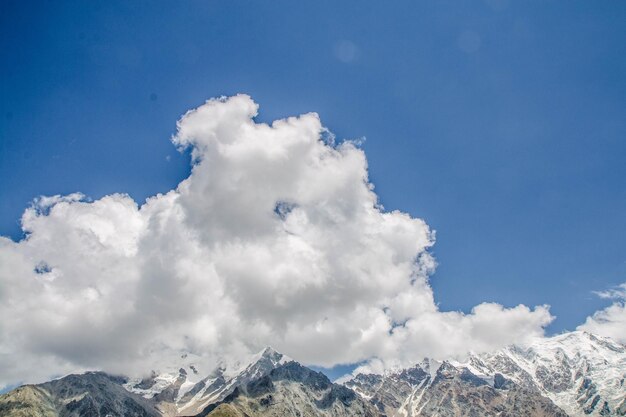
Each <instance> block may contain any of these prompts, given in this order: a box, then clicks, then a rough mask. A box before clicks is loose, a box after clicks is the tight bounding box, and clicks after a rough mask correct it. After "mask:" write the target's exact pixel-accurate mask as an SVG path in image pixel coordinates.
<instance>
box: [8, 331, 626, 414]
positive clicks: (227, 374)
mask: <svg viewBox="0 0 626 417" xmlns="http://www.w3.org/2000/svg"><path fill="white" fill-rule="evenodd" d="M182 362H183V366H182V367H181V368H180V369H179V370H178V372H165V373H153V375H152V376H151V377H149V378H146V379H142V380H139V379H134V380H132V379H129V378H126V377H123V376H111V375H107V374H105V373H102V372H87V373H84V374H81V375H69V376H66V377H63V378H60V379H56V380H53V381H50V382H46V383H44V384H39V385H25V386H22V387H19V388H17V389H15V390H13V391H11V392H9V393H7V394H4V395H0V416H2V417H61V416H62V417H81V416H102V417H105V416H111V417H158V416H162V417H173V416H196V417H204V416H207V417H224V416H235V417H242V416H248V417H265V416H285V415H298V416H300V417H313V416H316V417H336V416H342V417H356V416H361V417H400V416H402V417H418V416H420V417H425V416H438V417H465V416H476V417H478V416H480V417H517V416H525V417H568V416H570V417H583V416H625V415H626V386H625V382H624V381H625V379H626V347H625V346H623V345H620V344H618V343H615V342H613V341H611V340H610V339H606V338H602V337H598V336H594V335H591V334H588V333H583V332H572V333H566V334H563V335H559V336H555V337H552V338H546V339H541V340H539V341H537V342H536V343H535V344H533V345H531V346H527V347H524V348H521V347H508V348H505V349H502V350H500V351H497V352H492V353H484V354H477V355H470V356H469V357H468V358H467V359H466V360H464V361H463V362H458V361H452V360H448V361H434V360H424V361H422V362H421V363H419V364H417V365H415V366H413V367H411V368H408V369H400V370H395V371H388V372H386V373H385V374H383V375H377V374H358V375H356V376H354V377H352V378H351V379H349V380H347V381H345V382H344V383H343V385H340V384H336V383H332V382H331V381H329V380H328V378H327V377H326V376H325V375H323V374H321V373H319V372H315V371H313V370H311V369H309V368H306V367H304V366H302V365H300V364H299V363H297V362H295V361H293V360H291V359H290V358H288V357H286V356H284V355H282V354H281V353H278V352H276V351H275V350H273V349H271V348H267V349H265V350H263V351H261V352H259V353H258V354H256V355H254V356H252V357H250V358H246V359H245V360H243V361H242V362H240V363H231V364H224V365H223V366H219V367H218V368H217V369H215V370H212V371H208V372H204V373H203V369H199V367H200V366H199V365H195V364H194V363H193V362H194V361H193V360H191V359H190V358H184V360H183V361H182Z"/></svg>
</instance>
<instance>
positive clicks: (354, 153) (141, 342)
mask: <svg viewBox="0 0 626 417" xmlns="http://www.w3.org/2000/svg"><path fill="white" fill-rule="evenodd" d="M257 109H258V106H257V105H256V104H255V103H254V102H253V101H252V100H251V99H250V98H249V97H248V96H245V95H239V96H235V97H231V98H222V99H218V100H210V101H208V102H207V103H206V104H204V105H202V106H200V107H199V108H197V109H195V110H192V111H190V112H188V113H187V114H185V115H184V116H183V117H182V118H181V119H180V120H179V122H178V133H177V135H176V136H175V137H174V138H173V142H174V144H175V145H176V146H178V147H181V148H185V147H191V149H192V155H193V159H194V165H193V168H192V172H191V174H190V176H189V177H188V178H187V179H185V180H184V181H182V182H181V183H180V184H179V186H178V187H177V188H176V189H175V190H172V191H170V192H168V193H167V194H165V195H160V194H159V195H157V196H154V197H152V198H150V199H148V201H147V202H146V203H145V204H143V205H141V206H138V205H137V204H136V203H135V202H134V201H133V200H132V199H131V198H130V197H128V196H126V195H122V194H115V195H110V196H107V197H104V198H102V199H100V200H97V201H93V202H88V201H85V200H84V197H83V196H82V195H80V194H73V195H70V196H65V197H62V196H55V197H44V198H41V199H39V200H37V201H35V203H34V204H33V206H32V207H31V208H29V209H27V210H26V211H25V213H24V215H23V218H22V224H23V229H24V231H25V232H26V233H27V238H25V239H24V240H22V241H20V242H13V241H11V240H10V239H6V238H0V283H1V287H0V316H1V317H2V320H1V321H0V369H2V370H3V371H2V375H0V386H2V385H6V384H13V383H16V382H20V381H22V382H32V381H39V380H42V379H46V378H49V377H50V376H52V375H55V374H61V373H65V372H69V371H76V370H80V369H86V368H99V369H105V370H108V371H112V372H124V373H129V372H130V373H133V372H141V371H144V372H145V371H148V370H150V369H159V368H160V367H161V368H162V367H164V366H166V365H167V364H172V365H173V366H176V359H177V358H178V357H179V356H180V355H181V353H183V352H185V353H189V354H193V355H200V356H202V357H204V358H206V360H207V361H208V362H211V361H212V360H214V359H215V358H217V357H220V356H224V355H226V356H227V355H233V356H240V355H242V354H244V353H247V352H249V351H257V350H259V349H260V348H262V347H264V346H266V345H272V346H274V347H275V348H277V349H278V350H281V351H283V352H285V353H286V354H288V355H290V356H292V357H294V358H296V359H298V360H300V361H302V362H304V363H307V364H317V365H322V366H331V365H334V364H337V363H354V362H358V361H363V360H368V359H371V358H379V360H380V361H381V362H382V363H385V364H388V365H391V364H396V363H400V364H409V363H414V362H417V361H418V360H421V358H422V357H423V356H431V357H435V358H436V357H445V356H449V355H460V354H463V353H464V352H466V351H467V350H469V349H471V350H477V351H479V350H490V349H494V348H498V347H500V346H503V345H506V344H509V343H521V342H524V341H526V340H528V339H529V338H532V337H536V336H541V335H542V334H543V327H544V326H545V325H547V324H548V323H549V322H550V321H551V320H552V317H551V316H550V314H549V312H548V309H547V307H543V306H540V307H536V308H535V309H529V308H527V307H525V306H521V305H520V306H517V307H515V308H511V309H507V308H504V307H502V306H500V305H498V304H490V303H485V304H481V305H479V306H477V307H475V308H474V309H473V311H472V312H470V313H469V314H462V313H459V312H442V311H440V310H439V309H438V307H437V305H436V303H435V301H434V297H433V292H432V289H431V287H430V285H429V283H428V275H429V274H430V273H432V271H433V270H434V267H435V262H434V260H433V259H432V257H431V256H430V254H429V253H428V249H429V248H430V247H431V245H432V244H433V242H434V237H433V233H432V232H431V231H430V230H429V228H428V226H427V225H426V223H424V221H422V220H420V219H416V218H412V217H411V216H409V215H408V214H405V213H401V212H398V211H391V212H386V211H384V210H383V209H382V207H380V206H379V205H378V201H377V197H376V194H375V193H374V192H373V187H372V185H371V184H370V183H369V181H368V176H367V161H366V158H365V154H364V153H363V151H362V150H361V149H359V148H358V147H357V146H356V145H355V144H353V143H351V142H344V143H341V144H339V145H334V144H332V143H331V142H332V141H324V140H322V134H324V135H326V136H327V133H325V131H324V129H323V127H322V125H321V123H320V120H319V118H318V116H317V114H314V113H310V114H305V115H301V116H299V117H292V118H288V119H284V120H277V121H275V122H274V123H272V124H271V125H267V124H261V123H256V122H255V121H254V120H253V118H254V116H255V115H256V113H257ZM386 366H387V365H386Z"/></svg>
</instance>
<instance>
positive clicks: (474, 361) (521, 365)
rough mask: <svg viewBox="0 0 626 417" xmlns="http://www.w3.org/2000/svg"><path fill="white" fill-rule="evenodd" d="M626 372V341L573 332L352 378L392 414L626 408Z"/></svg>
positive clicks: (622, 411)
mask: <svg viewBox="0 0 626 417" xmlns="http://www.w3.org/2000/svg"><path fill="white" fill-rule="evenodd" d="M625 378H626V347H624V346H623V345H620V344H618V343H616V342H614V341H612V340H610V339H607V338H602V337H599V336H594V335H591V334H589V333H585V332H571V333H566V334H563V335H559V336H555V337H552V338H545V339H541V340H539V341H537V342H536V343H534V344H533V345H531V346H528V347H525V348H520V347H516V346H512V347H508V348H505V349H502V350H500V351H497V352H493V353H486V354H480V355H470V356H469V358H468V359H467V360H466V361H463V362H456V361H444V362H437V361H432V360H425V361H424V362H422V363H420V364H418V365H416V366H415V367H413V368H410V369H404V370H399V371H395V372H389V373H386V374H384V375H376V374H359V375H357V376H355V377H354V378H352V379H350V380H348V381H346V382H345V385H346V386H348V387H350V388H351V389H353V390H354V391H356V392H357V393H359V394H360V395H361V396H362V397H363V398H366V399H368V400H369V401H371V402H373V403H374V404H376V405H377V407H378V408H379V410H380V411H381V412H383V413H385V414H386V415H387V416H390V417H391V416H407V417H416V416H431V415H471V414H472V413H477V414H476V415H485V416H486V415H494V416H503V415H536V416H544V415H545V416H547V415H554V416H561V415H569V416H571V417H582V416H624V415H626V383H625V382H624V381H625ZM450 410H463V411H458V412H457V413H453V414H449V411H450ZM522 410H523V412H522Z"/></svg>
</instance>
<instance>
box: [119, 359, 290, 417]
mask: <svg viewBox="0 0 626 417" xmlns="http://www.w3.org/2000/svg"><path fill="white" fill-rule="evenodd" d="M290 361H292V359H291V358H289V357H288V356H286V355H283V354H282V353H279V352H276V351H275V350H274V349H272V348H271V347H268V348H265V349H263V350H262V351H260V352H258V353H257V354H254V355H252V356H251V357H249V358H247V359H246V360H243V361H237V362H233V363H222V364H220V366H218V367H217V368H216V369H213V370H212V371H211V372H209V373H205V374H202V373H201V372H200V371H199V370H198V369H197V368H196V366H195V365H193V364H191V363H189V364H187V365H185V366H183V367H181V368H180V369H179V371H178V372H165V373H153V374H152V376H151V377H150V378H146V379H143V380H141V379H131V380H129V381H128V382H127V383H126V384H124V387H125V388H126V389H127V390H128V391H130V392H132V393H135V394H139V395H141V396H143V397H144V398H146V399H151V400H153V401H155V402H156V403H157V404H158V407H159V409H160V410H161V411H162V412H163V413H164V414H165V415H172V416H174V415H194V414H197V413H199V412H200V411H201V410H203V409H204V408H205V407H206V406H207V405H209V404H212V403H214V402H217V401H220V400H222V399H224V398H225V397H226V396H227V395H229V394H230V393H231V392H232V391H233V390H234V389H235V388H236V387H237V386H240V385H242V384H246V383H248V382H250V381H251V380H253V379H256V378H259V377H262V376H264V375H266V374H268V373H269V372H270V371H271V370H272V369H274V368H276V367H278V366H280V365H283V364H285V363H287V362H290Z"/></svg>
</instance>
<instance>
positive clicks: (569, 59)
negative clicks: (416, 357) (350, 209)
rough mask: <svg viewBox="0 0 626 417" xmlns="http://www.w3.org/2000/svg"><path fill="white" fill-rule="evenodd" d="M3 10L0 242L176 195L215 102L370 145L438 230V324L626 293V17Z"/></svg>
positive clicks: (502, 11) (229, 7) (415, 211)
mask: <svg viewBox="0 0 626 417" xmlns="http://www.w3.org/2000/svg"><path fill="white" fill-rule="evenodd" d="M0 7H1V8H2V10H1V11H0V32H1V33H2V35H1V36H0V48H1V51H2V65H1V68H0V71H1V73H0V78H1V80H2V81H0V83H1V84H0V96H1V97H2V100H1V102H0V106H1V108H0V110H1V111H0V115H1V119H0V120H1V121H0V234H2V235H9V236H12V237H13V238H14V239H19V237H20V228H19V217H20V215H21V213H22V211H23V210H24V208H25V207H26V206H27V205H28V204H29V202H30V201H31V200H32V199H33V198H34V197H36V196H38V195H41V194H44V195H52V194H59V193H61V194H65V193H71V192H75V191H80V192H83V193H84V194H86V195H88V196H90V197H92V198H94V199H96V198H99V197H101V196H103V195H106V194H110V193H113V192H125V193H128V194H130V195H131V196H132V197H133V198H134V199H135V200H136V201H139V202H142V201H143V200H144V199H145V198H146V197H148V196H151V195H154V194H155V193H158V192H165V191H167V190H170V189H171V188H172V187H174V186H175V185H176V184H177V183H178V182H179V181H180V180H181V179H183V178H184V177H186V176H187V175H188V173H189V165H188V164H189V158H188V155H186V154H180V153H178V152H177V151H176V150H175V148H174V146H173V145H172V144H171V143H170V141H169V139H170V137H171V135H172V134H173V133H174V132H175V127H176V126H175V121H176V120H177V119H178V118H179V117H180V116H181V115H182V114H183V113H184V112H186V111H187V110H188V109H190V108H192V107H194V106H197V105H200V104H201V103H203V102H204V100H206V99H207V98H210V97H215V96H219V95H231V94H235V93H238V92H244V93H247V94H250V95H251V96H252V97H253V98H254V100H255V101H256V102H258V103H259V104H260V105H261V113H260V116H259V120H267V121H270V120H274V119H275V118H278V117H284V116H289V115H295V114H300V113H304V112H309V111H315V112H318V113H319V114H320V117H321V119H322V121H323V123H324V124H325V125H326V126H327V127H328V128H329V129H330V130H332V131H333V132H334V133H335V134H336V135H337V137H338V138H361V137H365V138H366V140H365V142H364V144H363V149H365V151H366V153H367V157H368V161H369V170H370V178H371V180H372V182H373V183H374V184H375V186H376V192H377V194H378V195H379V197H380V199H381V202H382V203H383V205H384V206H385V207H386V208H387V209H390V210H391V209H399V210H402V211H405V212H408V213H410V214H411V215H413V216H417V217H421V218H423V219H424V220H425V221H426V222H427V223H428V224H429V225H430V226H431V227H432V228H433V229H435V230H436V231H437V243H436V245H435V247H434V250H433V253H434V255H435V257H436V259H437V261H438V263H439V267H438V269H437V272H436V273H435V275H434V276H433V277H432V279H431V283H432V286H433V288H434V291H435V297H436V300H437V301H438V303H439V305H440V307H441V308H442V309H444V310H462V311H467V310H468V309H470V308H471V307H472V306H474V305H476V304H478V303H480V302H483V301H497V302H500V303H503V304H504V305H506V306H515V305H517V304H519V303H524V304H526V305H531V306H534V305H539V304H550V305H551V311H552V313H553V314H554V315H556V316H557V320H556V321H555V322H554V323H553V324H552V325H550V327H549V331H550V332H559V331H562V330H565V329H573V328H574V327H576V325H578V324H580V323H581V322H582V321H583V320H584V318H585V317H586V316H588V315H589V314H591V313H592V312H593V311H595V310H597V309H599V308H602V307H603V306H605V305H607V304H609V302H608V301H607V300H602V299H600V298H598V297H596V296H594V295H593V293H592V291H594V290H605V289H607V288H610V287H612V286H615V285H618V284H619V283H622V282H624V281H626V184H625V182H626V163H624V158H625V157H626V122H625V120H626V117H625V116H626V106H625V104H626V103H625V97H626V78H625V77H624V74H626V58H625V57H626V42H625V41H626V25H624V21H625V20H626V3H624V2H618V1H613V2H583V1H571V2H565V3H564V2H556V1H532V2H509V1H504V0H502V1H498V0H493V1H484V2H482V1H476V2H463V3H462V4H458V3H451V2H412V1H411V2H409V1H405V2H394V4H393V7H392V6H390V5H389V3H383V2H358V3H342V4H337V2H327V1H315V2H301V3H298V4H297V5H296V3H294V2H282V1H273V2H240V1H228V2H227V1H202V2H199V1H185V2H176V3H174V2H125V1H109V2H99V3H88V2H51V1H50V2H48V1H46V2H22V1H19V2H18V1H14V2H9V1H4V2H3V3H2V6H0Z"/></svg>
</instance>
